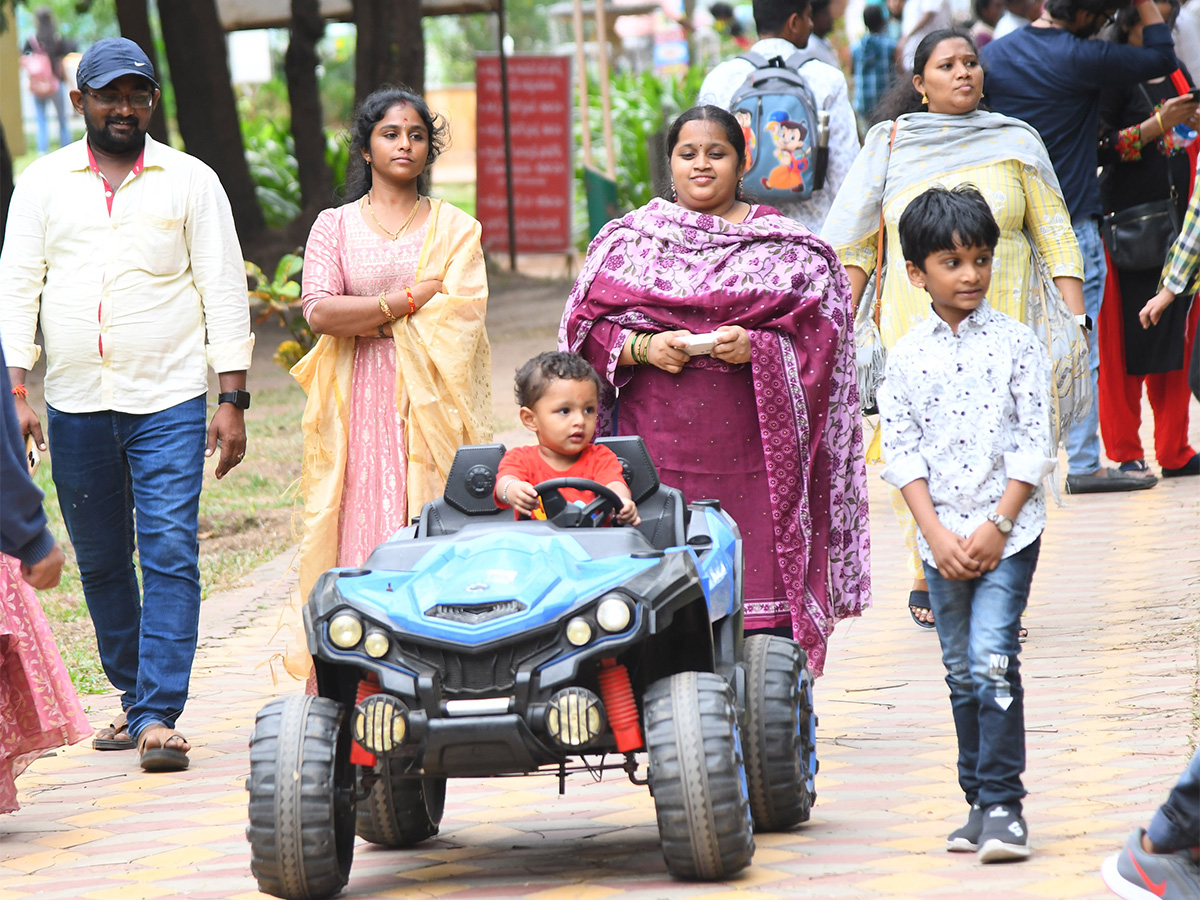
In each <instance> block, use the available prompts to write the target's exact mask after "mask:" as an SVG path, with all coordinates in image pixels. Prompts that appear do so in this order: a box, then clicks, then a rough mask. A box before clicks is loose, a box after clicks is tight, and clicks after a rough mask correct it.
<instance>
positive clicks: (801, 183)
mask: <svg viewBox="0 0 1200 900" xmlns="http://www.w3.org/2000/svg"><path fill="white" fill-rule="evenodd" d="M739 58H740V59H744V60H746V61H747V62H748V63H750V64H751V65H752V66H754V70H753V71H752V72H751V73H750V74H749V75H747V76H746V80H745V81H744V82H743V83H742V85H741V87H739V88H738V89H737V90H735V91H734V92H733V97H732V98H731V99H730V101H729V107H728V108H729V109H730V110H731V111H732V112H733V114H734V117H735V118H736V119H737V121H738V124H739V125H740V126H741V128H742V133H743V134H744V135H746V149H747V151H748V153H747V156H748V162H747V165H746V170H745V179H746V184H751V185H755V187H756V193H757V194H758V196H757V198H756V199H757V200H758V201H759V202H760V203H768V204H773V205H779V204H783V205H784V206H785V207H786V206H788V205H790V204H795V203H799V202H803V201H805V200H808V199H809V198H810V197H812V194H813V192H814V191H818V190H821V189H822V188H823V187H824V180H825V178H824V176H825V168H826V163H827V160H828V151H827V148H825V147H823V146H821V145H820V142H821V139H822V135H823V132H822V126H821V115H822V113H823V111H821V110H818V109H817V102H816V99H815V98H814V96H813V92H812V88H810V87H809V85H808V82H807V81H806V80H805V78H804V76H803V75H801V74H800V67H801V66H802V65H803V63H804V56H803V52H802V51H799V50H797V51H796V53H795V54H793V55H792V57H791V58H789V59H787V60H784V59H783V58H782V57H779V56H774V57H771V58H770V59H767V58H766V57H764V56H761V55H759V54H756V53H753V52H750V53H743V54H742V55H741V57H739ZM759 185H761V186H762V187H761V191H760V190H757V187H758V186H759Z"/></svg>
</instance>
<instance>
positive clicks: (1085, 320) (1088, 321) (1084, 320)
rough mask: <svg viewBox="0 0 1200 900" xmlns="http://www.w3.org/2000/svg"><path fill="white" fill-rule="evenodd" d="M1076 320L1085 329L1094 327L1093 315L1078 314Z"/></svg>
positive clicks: (1089, 329)
mask: <svg viewBox="0 0 1200 900" xmlns="http://www.w3.org/2000/svg"><path fill="white" fill-rule="evenodd" d="M1075 321H1076V322H1077V323H1078V324H1079V327H1080V328H1082V329H1083V330H1084V331H1091V330H1092V328H1093V325H1092V317H1091V316H1088V315H1078V316H1076V317H1075Z"/></svg>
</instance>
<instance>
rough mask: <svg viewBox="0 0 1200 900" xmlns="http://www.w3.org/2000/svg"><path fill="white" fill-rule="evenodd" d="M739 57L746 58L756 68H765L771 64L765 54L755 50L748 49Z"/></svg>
mask: <svg viewBox="0 0 1200 900" xmlns="http://www.w3.org/2000/svg"><path fill="white" fill-rule="evenodd" d="M738 59H744V60H745V61H746V62H748V63H750V65H752V66H754V68H756V69H765V68H766V67H767V65H768V64H769V63H768V60H767V58H766V57H765V56H763V55H762V54H761V53H755V52H754V51H753V50H747V51H746V52H745V53H743V54H742V55H741V56H739V57H738Z"/></svg>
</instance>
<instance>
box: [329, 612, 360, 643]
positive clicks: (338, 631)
mask: <svg viewBox="0 0 1200 900" xmlns="http://www.w3.org/2000/svg"><path fill="white" fill-rule="evenodd" d="M362 635H363V627H362V622H361V621H360V620H359V618H358V616H356V615H354V614H353V613H338V614H337V615H336V616H334V617H333V618H332V619H330V620H329V640H331V641H332V642H333V643H334V646H337V647H341V648H342V649H343V650H349V649H350V648H351V647H354V646H356V645H357V644H358V642H359V641H360V640H362Z"/></svg>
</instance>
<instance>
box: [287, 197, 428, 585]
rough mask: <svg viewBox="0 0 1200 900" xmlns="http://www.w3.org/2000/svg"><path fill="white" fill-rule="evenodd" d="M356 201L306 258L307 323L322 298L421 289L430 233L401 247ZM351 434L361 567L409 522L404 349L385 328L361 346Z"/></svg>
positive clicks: (349, 548) (352, 500)
mask: <svg viewBox="0 0 1200 900" xmlns="http://www.w3.org/2000/svg"><path fill="white" fill-rule="evenodd" d="M364 206H365V204H364V203H362V202H360V201H356V202H353V203H348V204H346V205H345V206H341V207H338V208H337V209H327V210H325V211H324V212H323V213H321V215H320V216H318V217H317V221H316V224H314V225H313V229H312V233H311V234H309V237H308V247H307V248H306V250H305V252H304V316H305V318H307V319H309V320H310V321H311V319H312V312H313V310H314V309H315V308H316V307H318V306H319V305H320V303H321V301H322V299H324V298H327V297H336V296H339V295H350V296H353V297H373V298H374V297H378V296H379V295H380V293H381V292H387V291H395V292H398V293H399V292H403V290H404V287H403V286H404V285H409V284H412V283H413V279H414V276H415V274H416V271H417V258H418V257H419V256H420V254H421V247H422V245H423V244H424V242H425V231H426V226H425V225H424V224H422V225H421V227H420V228H417V229H415V230H413V231H412V232H411V233H410V234H406V235H402V236H400V237H398V238H396V239H395V240H391V239H389V238H388V237H385V236H383V235H380V234H379V233H378V231H377V230H375V229H372V228H371V227H370V226H369V225H368V224H367V221H366V220H365V219H364V218H363V216H364V214H365V210H364ZM354 341H355V346H354V375H353V382H352V384H353V389H352V391H351V394H350V434H351V435H352V440H351V441H350V443H349V446H348V448H347V449H348V454H347V458H346V475H345V482H344V485H343V488H342V506H341V514H340V517H339V525H338V554H337V564H338V565H339V566H361V565H362V563H363V560H365V559H366V558H367V556H368V555H369V554H370V553H371V551H372V550H374V549H375V547H376V546H378V545H379V544H380V543H382V542H383V541H384V540H386V539H387V538H388V537H389V536H390V535H391V534H392V533H393V532H395V531H396V530H397V529H398V528H400V527H401V526H403V525H404V524H405V523H406V522H407V521H408V510H407V503H406V500H407V489H406V447H405V443H404V419H403V418H402V417H401V415H400V406H399V405H398V404H397V403H396V348H395V346H394V344H393V342H392V335H391V333H390V331H388V330H387V329H385V328H384V327H383V326H379V327H378V328H377V329H376V333H375V334H367V335H358V336H356V337H355V339H354Z"/></svg>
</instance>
